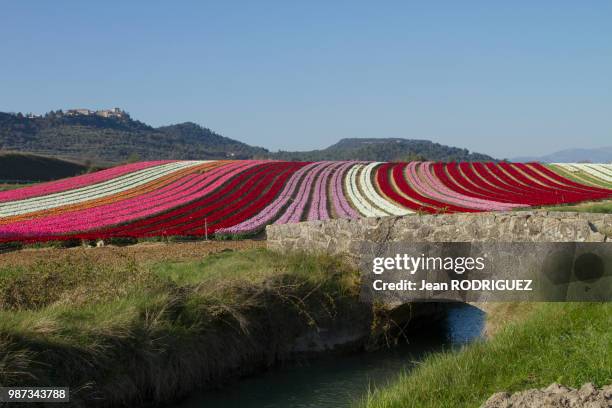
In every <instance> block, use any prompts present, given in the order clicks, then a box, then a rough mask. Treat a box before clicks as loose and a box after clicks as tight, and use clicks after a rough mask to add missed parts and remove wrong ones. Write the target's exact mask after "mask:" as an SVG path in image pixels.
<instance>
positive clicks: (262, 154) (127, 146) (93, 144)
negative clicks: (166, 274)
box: [0, 108, 494, 166]
mask: <svg viewBox="0 0 612 408" xmlns="http://www.w3.org/2000/svg"><path fill="white" fill-rule="evenodd" d="M0 150H10V151H18V152H27V153H34V154H39V155H46V156H53V157H59V158H63V159H70V160H74V161H80V162H85V161H87V162H91V163H95V164H98V165H108V166H110V165H113V164H117V163H123V162H126V161H136V160H159V159H177V160H181V159H182V160H188V159H210V160H213V159H277V160H293V161H296V160H303V161H317V160H373V161H410V160H437V161H488V160H494V159H493V158H492V157H491V156H488V155H484V154H480V153H472V152H470V151H468V150H467V149H462V148H458V147H451V146H445V145H441V144H439V143H434V142H431V141H428V140H417V139H401V138H381V139H378V138H366V139H355V138H352V139H342V140H340V141H339V142H338V143H336V144H334V145H331V146H329V147H327V148H325V149H321V150H311V151H305V152H285V151H279V152H270V151H269V150H267V149H265V148H262V147H256V146H250V145H248V144H246V143H243V142H240V141H237V140H234V139H231V138H228V137H225V136H222V135H220V134H218V133H215V132H213V131H212V130H210V129H207V128H205V127H202V126H200V125H197V124H195V123H192V122H185V123H179V124H174V125H169V126H161V127H157V128H155V127H152V126H149V125H147V124H145V123H143V122H140V121H138V120H134V119H132V118H131V117H130V115H129V114H127V113H126V112H124V111H123V110H120V109H119V108H115V109H112V110H98V111H93V110H89V109H71V110H69V111H67V112H63V111H53V112H49V113H47V114H45V115H40V116H38V115H31V114H28V115H23V114H20V113H17V114H13V113H2V112H0Z"/></svg>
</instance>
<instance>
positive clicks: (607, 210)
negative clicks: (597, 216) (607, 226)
mask: <svg viewBox="0 0 612 408" xmlns="http://www.w3.org/2000/svg"><path fill="white" fill-rule="evenodd" d="M546 209H547V210H549V211H576V212H589V213H604V214H612V200H606V201H595V202H589V203H580V204H571V205H559V206H555V207H546Z"/></svg>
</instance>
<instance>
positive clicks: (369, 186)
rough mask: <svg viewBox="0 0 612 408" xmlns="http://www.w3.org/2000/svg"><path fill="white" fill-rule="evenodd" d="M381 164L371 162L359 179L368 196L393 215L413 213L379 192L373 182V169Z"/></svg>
mask: <svg viewBox="0 0 612 408" xmlns="http://www.w3.org/2000/svg"><path fill="white" fill-rule="evenodd" d="M379 164H382V163H370V164H368V165H367V166H365V168H364V169H363V170H362V171H361V175H360V177H359V181H360V183H361V187H362V189H363V192H364V193H365V195H366V196H367V198H368V199H370V201H372V202H373V203H374V204H375V205H376V206H377V207H379V208H381V209H382V210H383V211H386V212H387V213H389V214H391V215H406V214H410V213H412V212H413V211H410V210H408V209H406V208H402V207H399V206H397V205H395V204H393V203H392V202H391V201H389V200H387V199H385V198H384V197H383V196H381V195H380V194H378V192H377V191H376V188H375V187H374V184H373V183H372V171H373V170H374V168H375V167H376V166H378V165H379Z"/></svg>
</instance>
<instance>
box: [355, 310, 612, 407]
mask: <svg viewBox="0 0 612 408" xmlns="http://www.w3.org/2000/svg"><path fill="white" fill-rule="evenodd" d="M610 327H612V303H604V304H601V303H600V304H595V303H554V304H539V305H537V307H536V309H535V310H533V311H532V312H530V314H529V316H528V317H527V320H526V321H524V322H515V323H513V324H510V325H509V326H507V327H505V328H503V329H501V330H500V331H499V333H498V334H497V335H495V336H494V337H493V338H492V339H491V340H490V341H487V342H480V343H475V344H471V345H469V346H466V347H464V348H463V349H462V350H461V351H459V352H457V353H455V352H450V351H449V352H445V353H440V354H434V355H431V356H430V357H429V358H427V359H426V360H425V361H423V362H422V363H421V364H420V365H419V366H418V367H417V368H416V369H415V370H414V371H412V372H411V373H407V374H403V375H402V376H401V377H400V378H399V379H398V380H397V381H396V382H395V383H393V384H392V385H390V386H388V387H386V388H382V389H380V390H376V391H374V392H372V393H371V394H370V395H369V396H368V397H367V399H366V401H364V402H363V404H362V405H361V406H362V407H367V408H395V407H397V408H400V407H401V408H409V407H419V408H420V407H436V408H437V407H478V406H480V405H481V404H482V403H483V402H484V401H485V400H486V399H487V398H488V397H489V396H490V395H492V394H493V393H495V392H498V391H510V392H513V391H518V390H524V389H529V388H539V387H544V386H547V385H549V384H550V383H552V382H559V383H562V384H565V385H568V386H574V387H576V386H580V385H581V384H583V383H585V382H594V383H595V384H596V385H598V386H602V385H604V384H610V383H611V382H612V330H610Z"/></svg>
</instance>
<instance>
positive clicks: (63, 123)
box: [0, 111, 268, 164]
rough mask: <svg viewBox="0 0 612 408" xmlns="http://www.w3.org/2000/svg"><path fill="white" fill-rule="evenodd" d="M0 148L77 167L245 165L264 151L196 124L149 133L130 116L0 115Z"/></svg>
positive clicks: (51, 113) (55, 113) (54, 113)
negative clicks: (165, 162)
mask: <svg viewBox="0 0 612 408" xmlns="http://www.w3.org/2000/svg"><path fill="white" fill-rule="evenodd" d="M0 147H1V148H4V149H5V150H12V151H21V152H29V153H37V154H43V155H50V156H56V157H62V158H71V159H76V160H79V161H83V160H90V161H92V162H96V163H105V164H106V163H121V162H125V161H128V160H131V161H134V160H137V159H140V160H158V159H229V158H232V159H248V158H253V157H257V156H265V155H267V154H268V151H267V150H266V149H263V148H259V147H252V146H249V145H247V144H246V143H242V142H239V141H236V140H233V139H230V138H227V137H224V136H221V135H218V134H216V133H215V132H213V131H211V130H210V129H207V128H204V127H201V126H199V125H196V124H195V123H189V122H188V123H181V124H177V125H171V126H163V127H159V128H154V127H151V126H149V125H146V124H144V123H142V122H140V121H137V120H133V119H132V118H131V117H130V116H129V115H127V114H125V113H124V114H123V115H121V116H117V117H102V116H99V115H96V114H73V115H68V114H65V113H64V112H61V111H56V112H49V113H47V114H46V115H44V116H41V117H26V116H23V115H21V114H7V113H0Z"/></svg>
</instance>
